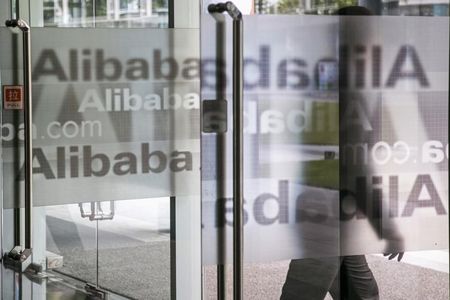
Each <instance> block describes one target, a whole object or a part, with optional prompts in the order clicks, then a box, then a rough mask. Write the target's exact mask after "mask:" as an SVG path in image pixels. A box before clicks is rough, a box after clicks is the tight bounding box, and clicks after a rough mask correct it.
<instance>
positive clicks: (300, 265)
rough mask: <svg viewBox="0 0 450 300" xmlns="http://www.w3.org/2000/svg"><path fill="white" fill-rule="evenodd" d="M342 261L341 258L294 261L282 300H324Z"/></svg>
mask: <svg viewBox="0 0 450 300" xmlns="http://www.w3.org/2000/svg"><path fill="white" fill-rule="evenodd" d="M340 260H341V259H340V258H339V257H328V258H308V259H295V260H292V261H291V263H290V264H289V270H288V273H287V276H286V281H285V283H284V285H283V290H282V294H281V298H280V300H323V299H324V298H325V296H326V294H327V292H328V290H329V288H330V286H331V284H332V282H333V280H334V279H335V277H336V274H337V272H338V269H339V265H340Z"/></svg>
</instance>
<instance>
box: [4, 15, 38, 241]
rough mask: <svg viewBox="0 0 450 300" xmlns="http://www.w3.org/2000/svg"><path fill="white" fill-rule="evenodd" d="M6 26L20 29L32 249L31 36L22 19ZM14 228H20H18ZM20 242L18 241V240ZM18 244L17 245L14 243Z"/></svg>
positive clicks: (27, 222)
mask: <svg viewBox="0 0 450 300" xmlns="http://www.w3.org/2000/svg"><path fill="white" fill-rule="evenodd" d="M5 25H6V26H7V27H13V28H14V27H17V28H19V29H20V30H21V31H22V40H23V85H24V101H25V105H24V125H25V128H24V135H25V139H24V148H25V150H24V152H25V155H24V157H25V249H32V242H33V241H32V237H33V234H32V214H33V181H32V176H33V166H32V163H33V140H32V130H33V125H32V124H33V119H32V114H33V112H32V109H33V106H32V95H31V38H30V35H31V33H30V26H29V25H28V24H27V22H25V21H24V20H21V19H18V20H7V21H6V22H5ZM16 230H20V229H19V228H18V229H16ZM19 242H20V241H19ZM16 246H18V245H16Z"/></svg>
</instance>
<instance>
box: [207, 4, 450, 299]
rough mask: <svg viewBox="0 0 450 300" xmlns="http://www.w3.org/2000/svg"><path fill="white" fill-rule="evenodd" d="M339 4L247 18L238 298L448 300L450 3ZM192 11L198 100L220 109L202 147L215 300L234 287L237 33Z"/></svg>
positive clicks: (270, 8) (210, 289)
mask: <svg viewBox="0 0 450 300" xmlns="http://www.w3.org/2000/svg"><path fill="white" fill-rule="evenodd" d="M209 2H211V1H209ZM213 2H217V1H213ZM347 2H348V3H347ZM347 2H346V1H255V2H253V4H254V6H253V7H254V10H253V12H250V13H249V14H250V15H246V16H244V28H245V29H244V157H245V158H244V160H245V164H244V173H245V180H244V195H245V197H244V236H245V237H244V260H245V262H246V263H245V266H244V299H280V298H281V299H331V298H334V299H339V297H341V298H342V297H343V298H346V299H360V298H363V299H364V298H368V299H378V297H379V298H381V299H447V298H448V297H449V289H448V284H449V275H448V270H449V252H448V247H449V246H448V224H449V223H448V198H449V196H448V154H447V148H448V89H449V86H448V71H449V70H448V68H449V61H448V51H449V29H448V28H449V20H448V18H447V17H440V16H447V15H448V11H447V9H448V1H446V2H439V1H434V2H433V1H417V2H414V1H408V2H406V1H404V2H403V1H389V2H388V1H383V2H382V1H379V2H378V4H379V6H377V7H376V6H375V5H374V3H375V2H377V1H347ZM364 2H366V3H365V4H366V5H364ZM394 2H396V3H394ZM260 4H261V6H259V5H260ZM348 5H352V6H355V5H359V6H360V7H359V8H350V9H349V8H347V7H348ZM361 6H363V7H361ZM264 7H265V8H264ZM414 7H416V8H417V9H416V8H414ZM429 7H433V11H432V13H425V11H426V9H427V8H429ZM413 8H414V9H413ZM261 9H262V10H261ZM282 9H285V10H282ZM441 9H442V10H441ZM203 13H204V14H203V15H202V24H203V26H202V35H201V36H202V59H203V61H204V70H205V71H204V75H203V78H202V80H203V84H202V99H226V100H227V107H228V117H227V119H228V121H226V119H225V118H224V117H222V118H218V120H216V122H217V124H216V125H217V128H218V129H216V131H215V132H205V133H203V142H202V143H203V168H202V170H203V174H202V176H203V198H202V201H203V225H204V227H203V251H204V252H203V253H204V254H203V262H204V265H205V294H206V298H207V299H216V298H218V295H220V293H221V291H225V293H226V294H227V295H228V297H231V295H232V287H233V285H232V276H231V275H232V251H233V250H232V245H233V240H232V234H231V233H232V225H233V219H232V202H233V201H232V200H233V199H232V188H231V187H232V175H231V174H232V164H231V162H232V156H231V155H232V152H233V143H232V138H231V136H232V131H233V128H232V126H231V118H232V112H231V106H232V89H231V88H232V86H231V85H232V78H233V74H232V64H231V62H232V59H231V55H232V48H231V46H232V41H233V39H232V28H231V20H230V19H229V18H228V17H227V16H225V17H224V18H223V19H222V18H219V17H217V16H211V15H210V14H208V13H207V12H206V7H204V8H203ZM254 14H264V15H254ZM286 14H289V15H286ZM311 14H313V15H315V16H311ZM339 14H343V15H344V16H338V15H339ZM318 15H329V16H318ZM331 15H332V16H331ZM394 16H395V17H394ZM211 37H214V38H215V39H216V41H214V42H213V41H211ZM208 107H209V104H208ZM215 109H216V113H223V108H222V107H221V106H220V105H219V104H217V106H216V108H215ZM219 115H220V114H219ZM220 124H221V125H222V126H225V128H226V129H227V131H226V132H225V131H224V130H220V128H221V127H219V125H220ZM222 161H225V163H222ZM218 166H219V167H220V168H223V169H221V171H217V167H218ZM384 255H386V257H384ZM400 278H401V279H400Z"/></svg>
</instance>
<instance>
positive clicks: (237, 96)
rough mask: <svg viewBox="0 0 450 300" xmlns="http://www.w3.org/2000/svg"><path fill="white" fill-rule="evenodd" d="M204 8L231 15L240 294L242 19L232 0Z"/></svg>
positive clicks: (237, 293)
mask: <svg viewBox="0 0 450 300" xmlns="http://www.w3.org/2000/svg"><path fill="white" fill-rule="evenodd" d="M208 12H209V13H211V14H214V13H223V12H227V13H228V14H229V15H230V17H231V18H232V19H233V200H234V203H233V293H234V300H241V299H242V298H243V292H242V285H243V284H242V280H243V256H244V255H243V250H244V247H243V246H244V245H243V242H244V235H243V178H244V177H243V174H244V172H243V101H242V100H243V97H242V95H243V68H242V65H243V63H242V62H243V58H242V56H243V22H242V14H241V12H240V11H239V9H238V8H237V7H236V6H235V5H234V4H233V3H232V2H226V3H217V4H210V5H209V6H208Z"/></svg>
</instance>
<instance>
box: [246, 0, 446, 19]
mask: <svg viewBox="0 0 450 300" xmlns="http://www.w3.org/2000/svg"><path fill="white" fill-rule="evenodd" d="M351 5H354V6H356V5H363V6H366V7H368V8H369V9H370V10H371V11H372V12H373V14H376V15H394V16H448V12H449V1H446V0H440V1H439V0H435V1H422V0H413V1H411V0H410V1H406V0H359V1H358V0H255V1H254V12H255V14H283V15H286V14H294V15H296V14H312V15H334V14H335V13H336V11H337V10H338V9H339V8H341V7H346V6H351Z"/></svg>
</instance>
